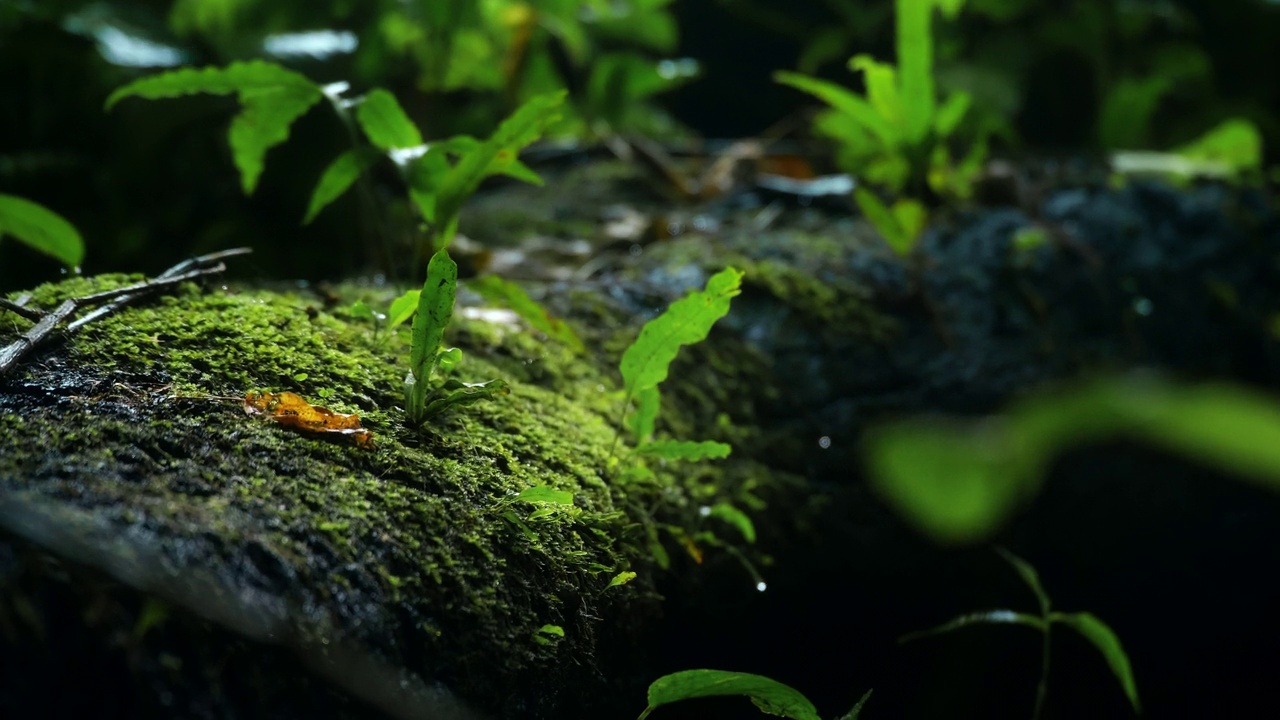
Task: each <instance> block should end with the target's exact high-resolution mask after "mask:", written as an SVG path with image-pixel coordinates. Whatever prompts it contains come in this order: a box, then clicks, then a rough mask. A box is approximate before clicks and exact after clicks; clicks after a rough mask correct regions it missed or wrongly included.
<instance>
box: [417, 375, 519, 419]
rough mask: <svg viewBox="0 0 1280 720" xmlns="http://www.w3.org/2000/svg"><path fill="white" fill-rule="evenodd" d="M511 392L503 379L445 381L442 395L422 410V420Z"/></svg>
mask: <svg viewBox="0 0 1280 720" xmlns="http://www.w3.org/2000/svg"><path fill="white" fill-rule="evenodd" d="M509 392H511V389H510V388H509V387H507V383H506V382H504V381H502V380H489V381H488V382H482V383H459V382H456V381H450V382H448V383H445V387H444V391H443V394H442V395H441V396H438V397H435V399H433V400H431V402H429V403H427V406H426V407H425V408H424V409H423V411H422V420H429V419H431V418H433V417H435V416H436V415H439V414H440V413H442V412H444V411H446V410H449V409H451V408H454V407H464V406H467V405H474V404H476V403H478V402H480V401H481V400H488V399H490V398H492V397H494V396H495V395H506V394H507V393H509Z"/></svg>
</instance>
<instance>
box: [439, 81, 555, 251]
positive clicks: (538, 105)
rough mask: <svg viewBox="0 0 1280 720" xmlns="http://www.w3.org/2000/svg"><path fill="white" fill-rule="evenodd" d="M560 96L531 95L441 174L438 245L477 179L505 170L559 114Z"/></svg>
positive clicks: (454, 224)
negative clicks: (531, 96) (455, 163)
mask: <svg viewBox="0 0 1280 720" xmlns="http://www.w3.org/2000/svg"><path fill="white" fill-rule="evenodd" d="M564 98H565V91H563V90H562V91H558V92H553V93H548V94H546V95H538V96H536V97H534V98H531V99H530V100H528V101H527V102H526V103H525V104H524V105H522V106H520V108H519V109H518V110H516V111H515V112H514V113H512V115H511V116H510V117H508V118H507V119H506V120H504V121H502V124H501V125H499V126H498V129H497V130H495V131H494V133H493V135H492V136H491V137H490V138H489V139H488V140H485V141H484V142H483V143H481V144H480V146H479V147H477V148H475V149H474V150H472V151H471V152H468V153H466V154H465V155H463V156H462V158H461V159H460V160H459V161H458V164H457V165H455V166H453V168H452V169H451V170H450V171H449V172H448V174H446V175H445V176H444V179H443V180H442V181H441V183H440V187H439V190H438V191H437V193H436V199H435V214H434V219H435V222H436V223H437V224H438V225H439V226H440V228H441V235H440V246H441V247H442V248H443V247H447V246H448V244H449V242H450V241H451V240H452V239H453V234H454V232H455V229H456V227H457V221H458V211H459V210H460V209H461V208H462V203H463V202H464V201H465V200H466V199H467V198H468V197H470V196H471V194H472V193H474V192H475V191H476V188H478V187H479V186H480V181H481V180H483V179H484V178H486V177H488V176H489V175H495V174H501V173H505V172H507V171H508V170H509V169H510V168H511V167H513V165H514V164H515V163H517V162H519V159H518V158H517V156H516V153H518V152H519V150H520V149H521V148H523V147H524V146H526V145H528V144H529V143H531V142H533V141H534V140H537V139H538V138H539V137H540V136H541V135H542V133H543V131H544V130H545V129H546V128H547V127H548V126H550V125H551V123H553V122H555V121H556V120H557V119H558V118H559V117H560V113H559V110H560V105H561V104H562V103H563V102H564Z"/></svg>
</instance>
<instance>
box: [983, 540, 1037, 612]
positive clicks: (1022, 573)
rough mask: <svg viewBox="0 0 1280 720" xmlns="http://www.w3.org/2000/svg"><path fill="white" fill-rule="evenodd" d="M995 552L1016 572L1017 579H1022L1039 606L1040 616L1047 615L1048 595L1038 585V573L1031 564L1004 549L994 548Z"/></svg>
mask: <svg viewBox="0 0 1280 720" xmlns="http://www.w3.org/2000/svg"><path fill="white" fill-rule="evenodd" d="M996 552H998V553H1000V557H1002V558H1004V559H1005V562H1007V563H1009V564H1010V565H1012V566H1013V569H1014V570H1016V571H1017V572H1018V577H1021V578H1022V582H1023V583H1025V584H1026V586H1027V587H1028V588H1030V589H1031V592H1032V594H1034V595H1035V596H1036V602H1037V603H1038V604H1039V605H1040V614H1041V615H1042V616H1043V615H1048V614H1049V593H1047V592H1045V589H1044V586H1043V585H1041V584H1040V573H1038V572H1036V569H1035V567H1034V566H1032V565H1031V563H1029V562H1027V561H1026V560H1023V559H1022V558H1020V557H1018V556H1017V555H1014V554H1013V553H1011V552H1009V551H1008V550H1005V549H1004V548H996Z"/></svg>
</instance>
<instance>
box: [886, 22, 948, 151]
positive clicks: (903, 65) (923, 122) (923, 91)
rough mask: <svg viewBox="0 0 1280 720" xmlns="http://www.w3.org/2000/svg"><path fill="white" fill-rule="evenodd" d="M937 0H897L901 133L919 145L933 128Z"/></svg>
mask: <svg viewBox="0 0 1280 720" xmlns="http://www.w3.org/2000/svg"><path fill="white" fill-rule="evenodd" d="M937 4H940V3H939V0H897V3H896V8H897V22H896V25H897V31H898V38H897V45H898V76H899V82H900V83H901V88H902V111H903V124H904V130H905V132H904V133H903V134H904V136H905V138H906V140H907V142H909V143H911V144H913V145H919V144H921V143H923V142H924V141H925V139H926V138H927V137H928V135H929V132H930V130H931V129H932V128H933V114H934V108H935V105H936V103H937V97H936V93H935V90H934V86H933V33H932V31H931V27H930V26H931V24H932V21H933V8H934V6H935V5H937Z"/></svg>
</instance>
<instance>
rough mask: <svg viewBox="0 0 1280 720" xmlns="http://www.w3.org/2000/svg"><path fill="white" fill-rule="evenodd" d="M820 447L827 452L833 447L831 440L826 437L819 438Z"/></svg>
mask: <svg viewBox="0 0 1280 720" xmlns="http://www.w3.org/2000/svg"><path fill="white" fill-rule="evenodd" d="M818 447H820V448H822V449H823V450H826V449H827V448H829V447H831V438H830V437H828V436H826V435H823V436H822V437H820V438H818Z"/></svg>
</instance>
